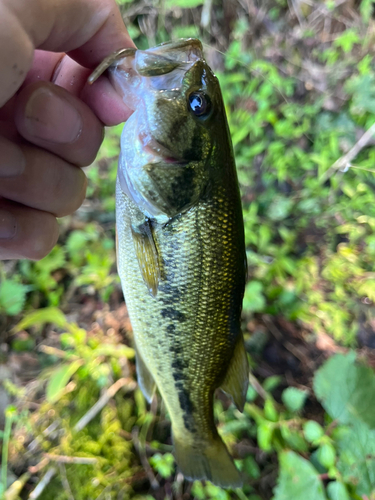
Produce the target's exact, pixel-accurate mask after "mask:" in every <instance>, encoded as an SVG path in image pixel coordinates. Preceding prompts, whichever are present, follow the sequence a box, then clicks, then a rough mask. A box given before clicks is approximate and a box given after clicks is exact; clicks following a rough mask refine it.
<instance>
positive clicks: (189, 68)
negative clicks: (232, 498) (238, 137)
mask: <svg viewBox="0 0 375 500" xmlns="http://www.w3.org/2000/svg"><path fill="white" fill-rule="evenodd" d="M124 54H125V56H124ZM110 63H112V64H114V66H113V68H112V69H110V71H111V78H112V81H113V83H114V85H115V86H116V88H117V89H118V91H119V92H120V93H122V94H123V96H124V101H125V103H126V104H127V105H132V104H133V105H135V108H134V109H135V113H134V114H133V116H132V117H131V118H130V120H128V122H127V124H126V125H125V127H124V131H123V135H122V139H121V156H120V161H119V175H118V181H117V188H116V219H117V234H118V269H119V274H120V278H121V283H122V287H123V291H124V295H125V300H126V304H127V308H128V312H129V317H130V321H131V324H132V327H133V332H134V341H135V347H136V351H137V374H138V381H139V384H140V387H141V389H142V390H143V392H144V394H145V396H146V397H147V399H148V400H149V401H150V400H151V398H152V395H153V391H154V389H155V388H157V389H158V390H159V392H160V393H161V395H162V397H163V400H164V402H165V404H166V407H167V409H168V412H169V415H170V418H171V423H172V434H173V442H174V450H175V457H176V461H177V464H178V466H179V468H180V469H181V471H182V472H183V474H184V475H185V476H186V477H188V478H191V479H201V478H204V479H209V480H211V481H213V482H214V483H215V484H218V485H220V486H224V487H228V486H232V487H234V486H239V485H240V484H241V480H240V476H239V473H238V471H237V470H236V468H235V466H234V464H233V461H232V460H231V458H230V456H229V453H228V451H227V449H226V447H225V445H224V443H223V441H222V440H221V438H220V436H219V434H218V432H217V429H216V426H215V422H214V414H213V398H214V393H215V390H216V389H218V388H219V387H221V388H222V389H223V390H224V391H225V392H227V393H228V394H229V395H230V396H231V397H232V399H233V401H234V403H235V404H236V406H237V407H238V408H239V409H240V410H241V411H242V408H243V405H244V402H245V396H246V391H247V385H248V363H247V357H246V353H245V349H244V342H243V336H242V333H241V330H240V315H241V307H242V298H243V292H244V286H245V277H246V269H245V267H246V266H245V261H246V256H245V244H244V230H243V220H242V210H241V201H240V194H239V189H238V182H237V174H236V169H235V164H234V157H233V151H232V145H231V139H230V134H229V130H228V125H227V121H226V116H225V109H224V105H223V102H222V97H221V92H220V87H219V84H218V81H217V79H216V77H215V76H214V75H213V74H212V72H211V70H210V68H209V67H208V66H207V64H206V62H205V61H204V59H203V55H202V53H201V45H200V42H199V41H197V40H181V41H178V42H175V43H170V44H164V45H162V46H159V47H156V48H153V49H149V51H136V50H134V49H129V51H128V52H126V50H125V51H124V50H123V51H121V58H120V59H119V61H117V62H116V57H112V58H111V59H110ZM147 64H150V68H149V69H148V66H147ZM107 66H108V65H107ZM107 66H106V65H105V63H104V65H102V66H101V68H105V67H107ZM134 75H135V76H134ZM140 75H141V77H140ZM190 96H193V99H191V98H190ZM191 102H193V103H194V106H197V109H196V108H195V107H194V108H192V107H191V106H190V104H189V103H191ZM199 106H202V109H201V108H199Z"/></svg>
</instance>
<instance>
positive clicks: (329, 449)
mask: <svg viewBox="0 0 375 500" xmlns="http://www.w3.org/2000/svg"><path fill="white" fill-rule="evenodd" d="M316 456H317V459H318V461H319V463H320V464H321V465H323V467H325V468H326V469H330V468H331V467H333V466H334V465H335V460H336V452H335V448H334V447H333V446H332V445H331V444H330V443H325V444H322V446H320V447H319V449H318V453H317V455H316Z"/></svg>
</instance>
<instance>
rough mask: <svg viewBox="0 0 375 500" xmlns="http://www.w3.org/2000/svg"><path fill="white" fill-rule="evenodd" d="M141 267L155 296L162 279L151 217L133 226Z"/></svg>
mask: <svg viewBox="0 0 375 500" xmlns="http://www.w3.org/2000/svg"><path fill="white" fill-rule="evenodd" d="M131 231H132V236H133V242H134V248H135V254H136V256H137V259H138V264H139V269H140V270H141V274H142V277H143V280H144V282H145V283H146V286H147V288H148V290H149V292H150V293H151V294H152V295H153V296H154V297H155V296H156V293H157V291H158V285H159V280H160V261H159V255H158V251H157V249H156V245H155V241H154V237H153V234H152V224H151V221H150V220H149V219H146V221H145V222H144V223H143V224H140V225H139V226H136V227H134V226H132V227H131Z"/></svg>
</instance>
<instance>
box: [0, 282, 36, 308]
mask: <svg viewBox="0 0 375 500" xmlns="http://www.w3.org/2000/svg"><path fill="white" fill-rule="evenodd" d="M29 290H30V287H28V286H26V285H22V284H21V283H17V282H15V281H12V280H4V281H3V282H2V283H0V311H1V312H3V313H4V314H7V315H9V316H15V315H16V314H19V313H20V312H21V311H22V308H23V306H24V304H25V300H26V294H27V292H28V291H29Z"/></svg>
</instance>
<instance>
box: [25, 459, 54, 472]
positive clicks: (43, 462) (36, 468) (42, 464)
mask: <svg viewBox="0 0 375 500" xmlns="http://www.w3.org/2000/svg"><path fill="white" fill-rule="evenodd" d="M48 464H49V460H48V458H43V459H42V460H41V461H40V462H39V463H38V464H36V465H31V466H30V467H29V469H28V470H29V472H30V474H36V473H37V472H39V471H41V470H42V469H44V467H46V465H48Z"/></svg>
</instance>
